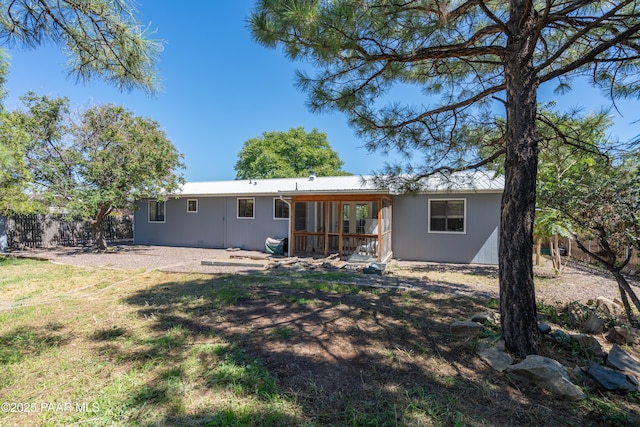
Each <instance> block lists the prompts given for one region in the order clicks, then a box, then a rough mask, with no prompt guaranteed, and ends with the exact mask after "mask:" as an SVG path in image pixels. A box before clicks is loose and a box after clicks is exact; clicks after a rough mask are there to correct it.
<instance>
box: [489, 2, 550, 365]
mask: <svg viewBox="0 0 640 427" xmlns="http://www.w3.org/2000/svg"><path fill="white" fill-rule="evenodd" d="M509 3H510V8H511V19H510V20H509V23H508V26H509V30H510V31H511V32H512V35H511V36H510V37H509V40H508V41H507V51H508V53H507V55H508V57H507V58H505V83H506V98H507V99H506V110H507V134H506V154H505V162H504V170H505V188H504V193H503V194H502V206H501V223H500V248H499V257H500V260H499V269H500V270H499V277H500V314H501V319H500V323H501V326H502V333H503V336H504V340H505V346H506V348H507V350H509V351H510V352H511V353H513V354H514V355H515V356H517V357H524V356H526V355H529V354H537V353H539V351H540V342H541V336H540V332H539V330H538V321H537V311H536V297H535V290H534V285H533V257H532V256H531V254H532V250H533V220H534V215H535V207H536V174H537V170H538V137H537V134H536V100H537V98H536V92H537V89H538V81H537V79H536V75H535V71H534V69H533V65H532V62H531V55H532V52H533V44H534V41H533V40H532V39H530V38H529V37H531V36H529V33H531V32H533V30H532V27H533V26H534V25H535V17H534V13H532V11H528V16H524V17H523V15H524V14H525V13H527V12H526V11H527V5H526V3H527V2H526V1H523V0H511V1H510V2H509ZM531 9H533V8H531Z"/></svg>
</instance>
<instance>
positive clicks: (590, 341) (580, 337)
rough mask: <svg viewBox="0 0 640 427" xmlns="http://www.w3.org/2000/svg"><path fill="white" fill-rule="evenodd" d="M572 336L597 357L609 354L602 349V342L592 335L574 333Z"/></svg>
mask: <svg viewBox="0 0 640 427" xmlns="http://www.w3.org/2000/svg"><path fill="white" fill-rule="evenodd" d="M570 337H571V339H572V340H575V341H577V342H578V344H580V347H582V348H584V349H585V350H587V351H589V352H590V353H591V354H593V355H594V356H596V357H605V356H606V355H607V353H606V352H605V351H604V350H603V349H602V346H601V345H600V342H598V340H597V339H595V338H594V337H593V336H591V335H587V334H572V335H570Z"/></svg>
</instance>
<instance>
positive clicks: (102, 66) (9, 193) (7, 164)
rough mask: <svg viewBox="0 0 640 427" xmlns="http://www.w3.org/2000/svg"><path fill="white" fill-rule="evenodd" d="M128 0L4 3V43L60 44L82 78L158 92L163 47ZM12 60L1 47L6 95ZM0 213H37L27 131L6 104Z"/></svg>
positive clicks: (0, 16)
mask: <svg viewBox="0 0 640 427" xmlns="http://www.w3.org/2000/svg"><path fill="white" fill-rule="evenodd" d="M134 12H135V11H134V9H133V8H132V7H131V6H130V5H129V4H128V2H126V1H124V0H115V1H112V0H90V1H71V0H52V1H46V0H11V1H9V0H3V1H0V40H2V41H1V42H0V46H2V45H5V46H11V47H13V46H19V47H22V48H27V49H32V48H35V47H37V46H39V45H42V44H49V43H54V44H57V45H59V46H60V47H61V48H62V49H63V50H64V51H65V52H66V53H67V55H68V57H69V62H68V65H69V73H70V74H71V75H73V76H74V77H75V78H76V79H78V80H80V81H89V80H91V79H92V78H93V77H96V76H99V77H102V78H103V79H104V80H106V81H107V82H110V83H112V84H114V85H115V86H117V87H118V88H120V89H127V90H129V89H133V88H142V89H143V90H145V91H147V92H149V93H152V92H155V91H157V90H158V80H157V76H156V73H155V64H156V62H157V59H158V54H159V53H160V52H161V50H162V45H161V44H160V43H159V42H158V41H155V40H152V39H151V38H149V33H148V32H147V30H145V29H144V28H143V27H142V26H141V25H140V23H139V22H138V21H137V19H136V17H135V13H134ZM6 75H7V61H6V57H5V54H4V51H3V50H2V49H1V48H0V92H1V96H0V98H1V99H4V82H5V79H6ZM0 116H1V117H0V120H1V122H0V212H4V213H9V212H14V213H15V212H27V211H33V210H34V209H35V208H36V207H37V206H38V204H37V203H36V201H35V200H34V199H32V198H30V197H28V195H27V194H26V193H25V189H26V188H27V187H28V184H29V182H28V181H29V179H30V175H29V173H28V171H27V170H26V169H25V162H24V159H23V155H24V147H23V146H21V143H22V142H24V141H23V139H22V138H21V136H23V135H24V129H20V128H19V121H17V120H16V118H15V117H13V116H12V113H10V112H7V111H5V110H4V108H3V107H2V106H1V105H0Z"/></svg>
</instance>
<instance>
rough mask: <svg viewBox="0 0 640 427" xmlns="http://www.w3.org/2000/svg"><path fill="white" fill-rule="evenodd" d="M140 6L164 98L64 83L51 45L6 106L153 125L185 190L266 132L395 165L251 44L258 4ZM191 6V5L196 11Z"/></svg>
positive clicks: (19, 56)
mask: <svg viewBox="0 0 640 427" xmlns="http://www.w3.org/2000/svg"><path fill="white" fill-rule="evenodd" d="M188 4H189V6H187V3H184V2H182V3H181V2H176V1H174V0H141V1H139V2H138V11H139V17H140V20H141V21H142V22H143V23H145V24H146V23H149V26H150V28H152V29H155V30H156V33H155V35H154V38H157V39H161V40H164V41H165V50H164V52H163V53H162V55H161V61H160V64H159V72H160V76H161V78H162V81H163V83H162V84H163V86H164V91H163V92H161V93H160V94H158V95H156V96H154V97H149V96H147V95H146V94H144V93H142V92H132V93H126V92H125V93H122V92H119V91H118V90H117V89H115V88H114V87H111V86H109V85H106V84H104V83H102V82H101V81H99V80H94V81H92V82H91V83H89V84H77V83H76V82H75V81H74V79H73V78H69V77H67V74H66V71H65V57H64V56H63V55H62V54H61V53H59V51H58V49H57V48H56V47H54V46H44V47H40V48H38V49H36V50H32V51H24V50H9V54H10V56H11V69H10V75H9V78H8V82H7V89H8V91H9V98H8V99H7V104H6V105H7V106H8V107H9V108H14V107H16V106H17V105H18V102H17V98H18V97H20V96H22V95H24V94H25V93H26V92H28V91H30V90H33V91H35V92H37V93H40V94H46V95H49V96H67V97H68V98H70V100H71V104H72V108H76V109H84V108H86V107H89V106H93V105H97V104H103V103H115V104H121V105H123V106H124V107H126V108H127V109H129V110H131V111H133V112H134V113H135V114H137V115H139V116H145V117H150V118H152V119H154V120H156V121H158V122H159V123H160V124H161V126H162V128H163V129H164V131H165V132H166V133H167V135H168V137H169V138H170V139H171V141H172V142H173V143H174V145H175V146H176V147H177V149H178V150H179V151H180V152H182V153H184V155H185V163H186V165H187V168H186V170H185V171H184V176H185V178H186V179H187V181H208V180H224V179H233V178H234V177H235V171H234V169H233V166H234V164H235V162H236V160H237V155H238V153H239V152H240V150H241V149H242V145H243V143H244V142H245V141H246V140H247V139H249V138H254V137H258V136H260V135H261V134H262V133H263V132H266V131H286V130H288V129H290V128H293V127H299V126H302V127H304V128H305V129H306V130H307V131H310V130H311V129H313V128H316V129H318V130H320V131H322V132H325V133H326V134H327V137H328V140H329V143H330V144H331V146H332V148H333V149H334V150H335V151H336V152H337V153H338V154H339V156H340V158H341V159H342V160H343V161H344V162H345V165H344V169H345V170H346V171H349V172H351V173H355V174H368V173H371V172H372V170H374V169H379V168H381V167H382V166H383V164H384V162H385V161H388V160H391V159H389V158H386V157H384V156H383V155H382V154H378V153H373V154H371V153H368V152H367V151H366V150H365V149H364V148H363V145H364V141H362V140H358V139H357V138H356V136H355V133H354V131H353V129H351V128H350V127H349V126H347V124H346V119H345V117H344V116H342V115H340V114H337V113H334V114H322V115H317V114H312V113H310V112H309V111H308V110H307V108H306V106H305V103H306V95H305V94H304V93H302V92H300V91H299V90H298V89H297V88H296V87H295V85H294V72H295V70H296V68H300V66H301V64H296V63H292V62H290V61H289V60H288V59H286V58H285V57H284V55H283V54H282V53H281V52H280V51H278V50H273V49H266V48H264V47H262V46H261V45H258V44H257V43H255V42H254V41H253V40H252V38H251V34H250V32H249V30H248V29H247V25H246V19H247V17H248V15H249V13H250V12H251V10H252V8H253V5H254V2H253V1H250V0H234V1H197V2H190V3H188ZM196 4H197V6H196ZM551 99H557V100H558V101H559V104H558V106H559V108H569V107H575V106H581V107H582V108H583V110H584V112H589V111H593V110H597V109H598V108H600V106H608V105H610V103H609V102H608V101H607V100H606V99H605V98H603V97H601V96H600V94H599V93H598V91H596V90H595V89H591V88H589V87H587V86H583V85H578V87H576V88H575V89H574V91H572V92H571V93H570V94H569V95H564V96H562V97H557V96H555V95H553V87H551V86H549V87H543V88H542V89H541V91H540V94H539V100H540V101H541V102H544V101H548V100H551ZM636 105H637V101H636V100H634V101H623V102H620V103H619V107H620V110H621V112H622V114H623V116H620V115H619V114H618V113H615V112H614V119H615V121H616V126H615V127H614V128H613V129H612V130H611V133H612V137H613V138H619V139H620V140H623V141H626V140H628V139H630V138H632V137H634V136H635V135H638V134H640V124H638V123H634V121H636V120H638V119H640V111H639V110H638V109H637V108H636Z"/></svg>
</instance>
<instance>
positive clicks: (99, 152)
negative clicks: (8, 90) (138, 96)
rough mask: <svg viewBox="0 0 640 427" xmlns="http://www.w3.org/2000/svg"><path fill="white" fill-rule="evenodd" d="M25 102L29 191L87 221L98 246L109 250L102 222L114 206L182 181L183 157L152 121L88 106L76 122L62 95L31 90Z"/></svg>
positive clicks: (110, 108) (161, 192) (120, 206)
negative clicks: (49, 94)
mask: <svg viewBox="0 0 640 427" xmlns="http://www.w3.org/2000/svg"><path fill="white" fill-rule="evenodd" d="M23 102H24V103H25V105H26V106H27V111H26V112H25V113H23V115H22V118H23V120H24V124H25V125H26V128H27V129H29V137H30V142H29V144H28V146H27V155H26V158H27V166H28V168H29V170H30V171H31V174H32V176H33V180H34V182H35V186H34V188H33V192H34V193H35V194H39V195H42V196H43V197H45V198H46V199H47V201H48V203H49V204H50V205H53V206H56V207H59V208H62V209H65V210H66V211H67V213H68V215H70V216H73V217H79V218H82V219H85V220H87V221H89V222H90V224H91V226H92V229H93V231H94V234H95V239H96V245H97V246H98V248H100V249H105V248H106V247H107V243H106V240H105V237H104V235H103V231H102V222H103V220H104V218H106V217H107V216H108V215H109V214H111V213H112V212H113V211H114V210H115V209H133V201H134V200H135V199H137V198H140V197H157V198H160V197H162V196H163V195H164V194H166V193H170V192H172V191H174V190H176V189H177V188H178V186H179V185H180V184H181V183H182V182H183V179H182V177H181V175H179V174H178V171H179V170H180V169H181V168H183V167H184V165H183V163H182V160H181V159H182V155H181V154H179V153H178V152H177V151H176V149H175V147H174V146H173V144H172V143H171V141H170V140H169V139H168V138H167V136H166V135H165V133H164V132H163V131H162V130H161V129H160V125H159V124H158V123H157V122H155V121H153V120H151V119H148V118H141V117H136V116H134V115H133V114H132V113H131V112H130V111H127V110H126V109H124V108H123V107H120V106H116V105H100V106H96V107H93V108H90V109H88V110H86V111H84V112H83V113H82V114H81V116H80V118H79V120H78V121H77V122H74V121H73V120H72V119H71V117H70V114H69V112H68V101H67V100H66V99H64V98H62V99H60V98H59V99H50V98H48V97H46V96H38V95H36V94H33V93H30V94H29V95H27V96H25V97H24V98H23Z"/></svg>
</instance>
